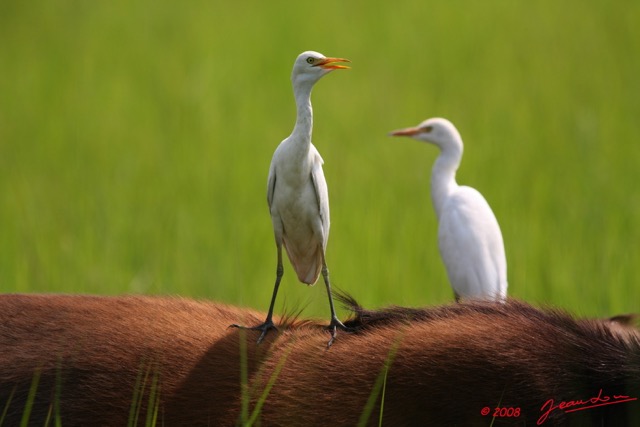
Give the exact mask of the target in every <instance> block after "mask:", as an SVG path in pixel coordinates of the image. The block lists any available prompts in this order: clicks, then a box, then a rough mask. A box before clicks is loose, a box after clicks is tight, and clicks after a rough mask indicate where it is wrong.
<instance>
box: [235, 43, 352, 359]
mask: <svg viewBox="0 0 640 427" xmlns="http://www.w3.org/2000/svg"><path fill="white" fill-rule="evenodd" d="M338 62H350V61H349V60H347V59H343V58H328V57H325V56H324V55H322V54H321V53H318V52H313V51H307V52H303V53H301V54H300V55H299V56H298V57H297V58H296V61H295V63H294V64H293V71H292V73H291V82H292V84H293V94H294V96H295V100H296V107H297V118H296V124H295V126H294V128H293V132H291V135H289V137H287V138H286V139H285V140H284V141H282V142H281V143H280V145H279V146H278V148H276V151H275V152H274V153H273V158H272V159H271V167H270V168H269V178H268V182H267V202H268V204H269V211H270V213H271V221H272V223H273V231H274V235H275V241H276V248H277V251H278V264H277V268H276V283H275V286H274V288H273V296H272V297H271V304H270V305H269V312H268V314H267V318H266V320H265V322H264V323H262V324H261V325H258V326H254V327H251V328H247V329H253V330H259V331H262V333H261V334H260V337H259V338H258V344H259V343H260V342H261V341H262V340H263V339H264V337H265V336H266V334H267V333H268V332H269V330H271V329H277V328H276V326H275V325H274V324H273V320H272V316H273V306H274V304H275V301H276V295H277V293H278V287H279V286H280V280H281V279H282V275H283V274H284V269H283V266H282V246H283V245H284V247H285V249H286V251H287V254H288V255H289V260H290V261H291V264H292V266H293V269H294V270H295V272H296V274H297V275H298V279H299V280H300V282H302V283H306V284H308V285H313V284H315V283H316V281H317V280H318V277H319V275H320V273H321V272H322V277H323V279H324V284H325V286H326V288H327V295H328V296H329V307H330V309H331V321H330V323H329V330H330V332H331V339H330V340H329V342H328V344H327V347H330V346H331V344H332V343H333V341H334V339H335V337H336V330H337V329H338V328H339V329H342V330H347V327H346V326H345V325H344V324H343V323H342V322H341V321H340V320H339V319H338V317H337V316H336V311H335V308H334V305H333V297H332V295H331V284H330V282H329V270H328V268H327V262H326V259H325V250H326V247H327V241H328V239H329V193H328V190H327V182H326V181H325V178H324V173H323V171H322V164H323V160H322V157H320V153H318V150H317V149H316V148H315V147H314V145H313V144H312V143H311V133H312V129H313V110H312V108H311V90H312V88H313V85H314V84H315V83H316V82H318V80H320V79H321V78H322V77H323V76H325V75H326V74H328V73H330V72H331V71H333V70H340V69H347V68H349V67H347V66H345V65H340V64H337V63H338ZM232 326H235V327H243V326H240V325H232ZM243 328H244V327H243Z"/></svg>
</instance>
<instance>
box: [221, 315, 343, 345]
mask: <svg viewBox="0 0 640 427" xmlns="http://www.w3.org/2000/svg"><path fill="white" fill-rule="evenodd" d="M343 326H344V325H343ZM229 327H230V328H240V329H248V330H250V331H262V333H261V334H260V337H259V338H258V342H257V343H256V344H260V343H261V342H262V340H263V339H264V337H265V336H267V332H269V331H270V330H271V329H275V330H276V331H277V330H278V328H277V327H276V325H274V324H273V321H272V320H271V319H267V320H266V321H265V322H264V323H263V324H261V325H258V326H242V325H238V324H236V323H234V324H233V325H229Z"/></svg>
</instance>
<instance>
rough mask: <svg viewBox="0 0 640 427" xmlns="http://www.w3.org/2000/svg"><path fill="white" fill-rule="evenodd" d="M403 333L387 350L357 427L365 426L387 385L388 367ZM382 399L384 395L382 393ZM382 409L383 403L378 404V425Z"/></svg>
mask: <svg viewBox="0 0 640 427" xmlns="http://www.w3.org/2000/svg"><path fill="white" fill-rule="evenodd" d="M403 336H404V333H401V334H399V335H398V337H397V338H396V340H395V341H394V342H393V344H392V345H391V348H390V349H389V353H388V354H387V358H386V359H385V361H384V365H383V367H382V370H381V371H380V374H378V377H377V378H376V382H375V383H374V385H373V389H372V390H371V394H369V398H368V399H367V403H366V404H365V405H364V409H363V410H362V414H360V419H359V420H358V424H357V425H358V427H364V426H366V425H367V422H368V421H369V418H370V417H371V413H372V412H373V408H374V406H375V404H376V401H377V400H378V395H379V394H380V391H381V390H382V389H383V387H384V388H385V389H386V383H387V372H388V371H389V367H390V366H391V364H392V363H393V360H394V359H395V357H396V352H397V351H398V347H400V342H401V341H402V337H403ZM383 397H384V393H383ZM383 408H384V401H383V402H381V403H380V423H382V410H383Z"/></svg>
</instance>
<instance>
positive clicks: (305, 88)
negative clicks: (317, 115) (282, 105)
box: [291, 81, 313, 152]
mask: <svg viewBox="0 0 640 427" xmlns="http://www.w3.org/2000/svg"><path fill="white" fill-rule="evenodd" d="M312 86H313V83H311V84H310V82H308V81H303V82H299V83H297V84H296V82H294V84H293V93H294V96H295V98H296V111H297V112H296V125H295V127H294V128H293V132H291V138H292V139H293V140H294V141H295V142H296V144H297V145H298V146H300V147H301V148H304V149H305V152H306V151H308V150H309V146H310V145H311V131H312V130H313V108H312V107H311V89H312Z"/></svg>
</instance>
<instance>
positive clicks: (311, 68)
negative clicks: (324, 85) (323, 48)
mask: <svg viewBox="0 0 640 427" xmlns="http://www.w3.org/2000/svg"><path fill="white" fill-rule="evenodd" d="M336 62H351V61H349V60H348V59H344V58H328V57H326V56H324V55H323V54H321V53H318V52H314V51H312V50H308V51H306V52H302V53H301V54H300V55H298V57H297V58H296V62H294V64H293V71H292V72H291V81H292V82H293V84H294V85H295V84H300V83H303V82H306V83H310V84H314V83H315V82H317V81H318V80H320V78H321V77H322V76H324V75H325V74H328V73H330V72H331V71H333V70H344V69H347V68H349V67H347V66H346V65H339V64H336Z"/></svg>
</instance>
